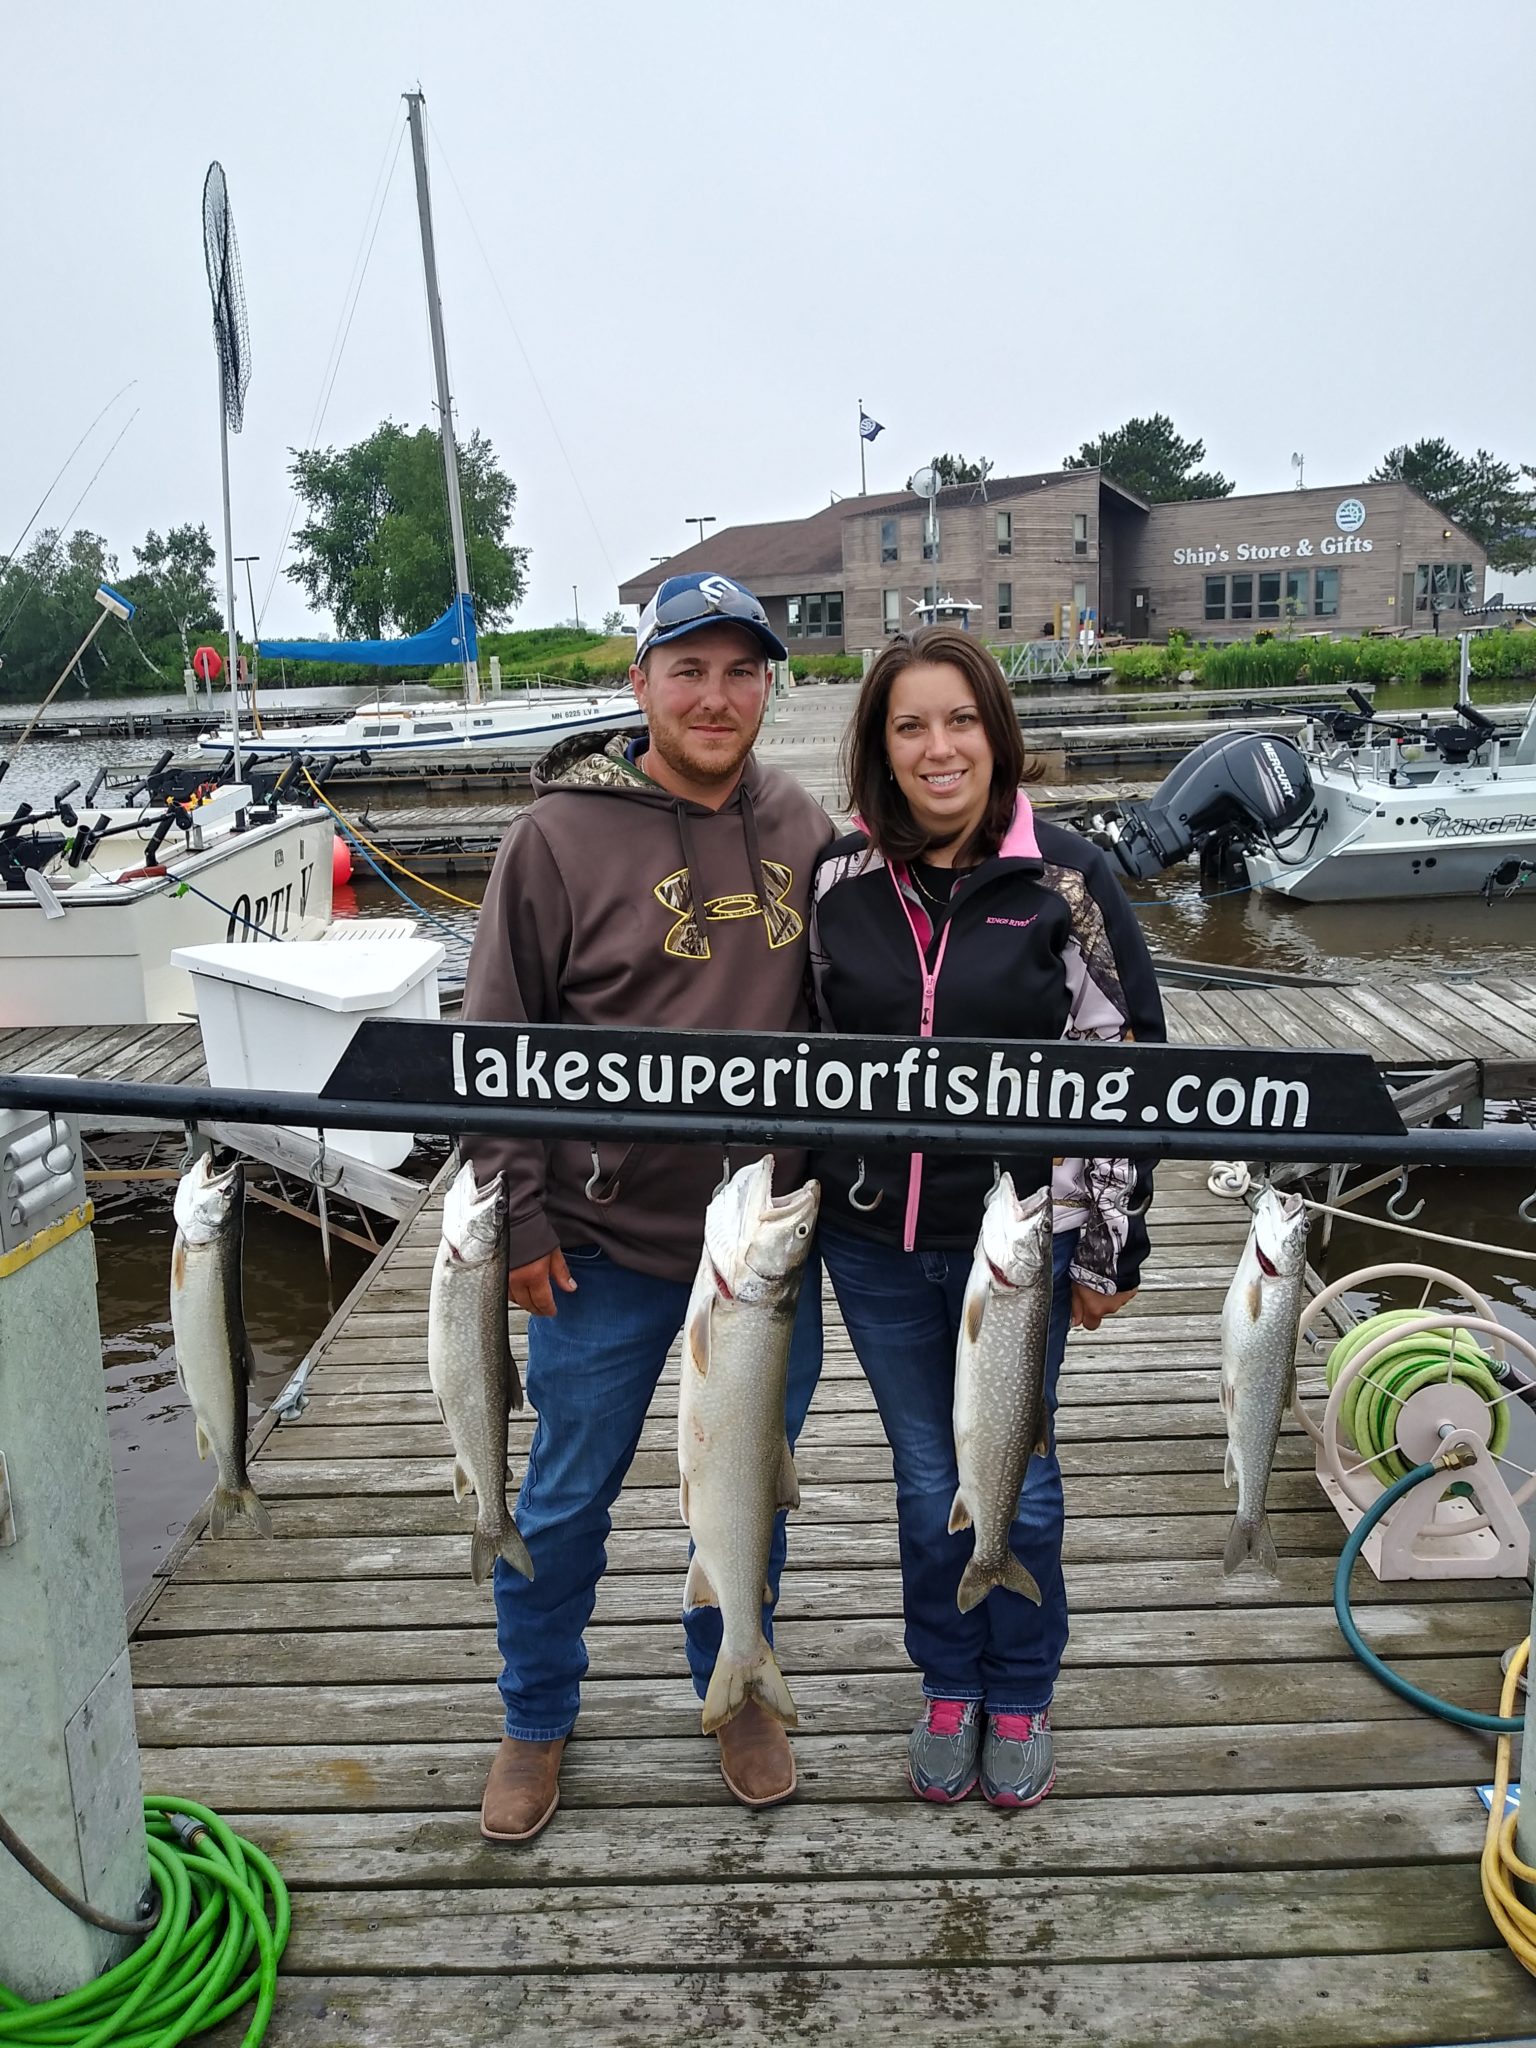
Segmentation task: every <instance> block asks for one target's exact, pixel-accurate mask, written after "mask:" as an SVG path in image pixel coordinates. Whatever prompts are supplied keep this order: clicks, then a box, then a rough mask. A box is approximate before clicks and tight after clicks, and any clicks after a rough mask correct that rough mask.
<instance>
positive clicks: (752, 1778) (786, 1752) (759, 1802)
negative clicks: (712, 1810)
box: [716, 1700, 795, 1806]
mask: <svg viewBox="0 0 1536 2048" xmlns="http://www.w3.org/2000/svg"><path fill="white" fill-rule="evenodd" d="M716 1733H717V1737H718V1740H719V1743H720V1775H721V1777H722V1778H724V1780H725V1782H726V1785H727V1787H728V1788H729V1790H730V1792H731V1794H732V1796H733V1797H734V1798H736V1799H737V1800H739V1801H740V1802H741V1804H742V1805H743V1806H777V1805H778V1804H779V1802H780V1801H781V1800H784V1799H788V1798H789V1796H790V1794H791V1793H792V1792H793V1791H794V1789H795V1758H794V1753H793V1751H792V1750H791V1749H790V1746H789V1737H788V1735H787V1734H786V1733H785V1731H784V1729H783V1727H782V1726H781V1725H780V1723H779V1722H777V1721H776V1720H775V1719H774V1718H773V1716H772V1714H770V1713H767V1712H765V1711H764V1709H763V1708H762V1707H760V1706H759V1705H758V1703H757V1701H756V1700H748V1701H747V1704H746V1705H745V1706H744V1707H743V1708H742V1710H741V1712H740V1713H739V1714H738V1715H737V1716H736V1718H735V1720H734V1721H727V1722H726V1724H725V1726H724V1727H723V1728H721V1729H718V1730H717V1731H716Z"/></svg>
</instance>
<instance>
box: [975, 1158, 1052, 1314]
mask: <svg viewBox="0 0 1536 2048" xmlns="http://www.w3.org/2000/svg"><path fill="white" fill-rule="evenodd" d="M976 1248H977V1250H978V1251H979V1252H980V1254H981V1256H982V1257H983V1258H984V1259H985V1260H986V1262H987V1267H988V1270H989V1272H990V1273H991V1276H992V1285H993V1286H994V1287H999V1288H1004V1289H1015V1288H1020V1287H1030V1286H1033V1285H1035V1284H1036V1283H1037V1282H1039V1281H1042V1280H1047V1279H1049V1277H1050V1271H1051V1191H1050V1189H1049V1188H1037V1189H1036V1190H1035V1192H1034V1193H1033V1194H1032V1195H1026V1196H1025V1197H1024V1198H1023V1199H1022V1200H1020V1198H1019V1191H1018V1189H1017V1188H1016V1187H1015V1186H1014V1184H1013V1175H1012V1174H1011V1173H1004V1174H1000V1175H999V1176H998V1181H997V1186H996V1187H995V1188H993V1190H992V1192H991V1194H990V1195H989V1196H988V1197H987V1206H986V1208H985V1209H983V1211H982V1212H981V1235H980V1237H979V1238H978V1240H977V1246H976Z"/></svg>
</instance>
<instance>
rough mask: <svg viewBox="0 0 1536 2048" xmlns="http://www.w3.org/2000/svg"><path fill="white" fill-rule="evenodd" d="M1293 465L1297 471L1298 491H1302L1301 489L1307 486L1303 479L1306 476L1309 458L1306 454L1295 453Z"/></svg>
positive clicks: (1292, 460) (1292, 458) (1292, 459)
mask: <svg viewBox="0 0 1536 2048" xmlns="http://www.w3.org/2000/svg"><path fill="white" fill-rule="evenodd" d="M1291 467H1292V469H1294V470H1295V472H1296V488H1297V490H1298V491H1300V490H1304V489H1305V488H1306V486H1305V483H1304V481H1303V479H1304V478H1305V476H1306V473H1307V458H1306V457H1305V455H1296V454H1293V455H1292V456H1291Z"/></svg>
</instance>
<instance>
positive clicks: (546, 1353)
mask: <svg viewBox="0 0 1536 2048" xmlns="http://www.w3.org/2000/svg"><path fill="white" fill-rule="evenodd" d="M565 1257H566V1262H567V1264H568V1265H569V1266H570V1269H571V1277H572V1279H573V1280H575V1282H576V1288H577V1291H576V1292H575V1293H574V1294H561V1293H560V1292H559V1291H558V1290H557V1291H556V1294H555V1302H556V1313H555V1314H554V1316H553V1317H549V1316H530V1317H529V1318H528V1398H529V1400H530V1402H531V1403H532V1405H533V1407H534V1408H535V1409H536V1410H537V1412H538V1423H537V1425H536V1427H535V1429H534V1433H533V1446H532V1449H531V1450H530V1451H529V1453H528V1470H527V1472H526V1473H525V1474H524V1477H523V1486H522V1491H521V1493H520V1494H519V1495H518V1499H517V1510H516V1517H517V1526H518V1528H519V1529H520V1530H521V1532H522V1537H523V1541H524V1542H525V1543H526V1544H527V1546H528V1548H529V1550H530V1552H531V1553H532V1555H533V1565H534V1572H535V1577H534V1578H532V1579H525V1578H523V1577H522V1576H521V1574H520V1573H518V1572H515V1571H513V1570H512V1569H511V1567H510V1566H508V1565H506V1564H504V1563H503V1562H502V1561H501V1559H500V1558H498V1559H497V1560H496V1574H495V1587H496V1638H497V1642H498V1644H499V1645H500V1649H501V1655H502V1662H503V1667H504V1668H503V1670H502V1675H501V1697H502V1700H503V1702H504V1703H505V1706H506V1729H507V1733H508V1734H509V1735H514V1736H517V1737H519V1738H520V1739H521V1740H523V1741H525V1742H544V1741H548V1740H549V1739H550V1738H552V1737H555V1736H561V1735H569V1734H570V1732H571V1729H572V1728H573V1727H574V1726H575V1722H576V1714H577V1709H578V1707H579V1706H580V1702H581V1681H582V1677H583V1675H584V1674H585V1672H586V1668H587V1652H586V1646H585V1644H584V1643H583V1641H582V1632H583V1631H584V1629H585V1628H586V1625H587V1623H588V1621H589V1620H590V1619H591V1615H592V1608H593V1604H594V1602H595V1600H596V1598H597V1582H598V1580H599V1578H601V1576H602V1573H603V1567H604V1566H605V1564H606V1563H607V1561H608V1554H607V1551H606V1549H605V1548H604V1545H605V1542H606V1539H607V1536H608V1531H609V1529H610V1528H611V1527H612V1523H611V1521H610V1518H609V1513H608V1510H609V1509H610V1508H611V1507H612V1505H613V1503H614V1500H615V1499H616V1497H617V1495H618V1491H619V1488H620V1487H621V1486H622V1485H623V1483H624V1475H625V1473H626V1472H627V1471H628V1470H629V1464H630V1460H631V1459H632V1458H633V1457H634V1454H635V1446H636V1445H637V1444H638V1442H639V1441H640V1428H641V1424H642V1423H643V1422H644V1420H645V1412H646V1409H647V1408H648V1407H649V1405H650V1401H651V1396H652V1394H653V1393H654V1392H655V1391H656V1382H657V1380H658V1379H659V1378H660V1377H661V1369H662V1366H663V1365H664V1364H665V1362H666V1356H667V1353H668V1351H669V1350H670V1349H671V1347H672V1343H673V1340H674V1339H675V1338H676V1336H677V1333H678V1331H679V1330H680V1329H681V1328H682V1326H683V1318H684V1316H685V1315H686V1313H687V1309H688V1297H689V1295H690V1294H691V1293H692V1291H693V1290H692V1287H691V1285H686V1284H684V1283H683V1282H682V1281H678V1280H657V1279H655V1278H653V1277H652V1275H650V1274H648V1273H636V1272H633V1271H632V1270H631V1269H630V1268H629V1267H627V1266H620V1265H617V1264H615V1262H614V1261H613V1260H612V1259H610V1258H608V1257H607V1255H606V1254H605V1253H603V1252H600V1251H599V1250H598V1249H597V1247H596V1246H595V1245H577V1246H575V1247H570V1246H567V1247H566V1249H565ZM820 1372H821V1269H820V1266H819V1264H818V1262H817V1260H816V1259H815V1257H814V1255H813V1256H812V1259H811V1261H810V1263H809V1265H808V1266H807V1268H806V1274H805V1281H804V1285H803V1286H802V1288H801V1291H800V1308H799V1313H798V1315H797V1316H796V1319H795V1328H794V1335H793V1337H792V1339H791V1342H790V1351H789V1390H788V1395H787V1397H786V1402H785V1407H786V1414H785V1428H786V1431H787V1434H788V1437H789V1441H790V1443H791V1444H793V1443H794V1441H795V1439H796V1437H798V1435H799V1434H800V1427H801V1424H802V1423H803V1422H804V1421H805V1411H806V1409H807V1408H809V1406H810V1405H811V1395H812V1394H813V1393H814V1392H815V1390H816V1381H817V1378H818V1377H819V1375H820ZM667 1450H668V1453H669V1456H668V1459H667V1484H668V1486H670V1487H673V1488H675V1487H676V1486H677V1483H678V1478H677V1457H676V1434H675V1432H671V1433H669V1435H668V1439H667ZM784 1552H785V1534H784V1517H783V1515H780V1516H779V1518H778V1521H777V1522H776V1524H775V1526H774V1532H773V1548H772V1551H771V1552H770V1555H769V1560H768V1585H769V1588H770V1590H771V1592H772V1594H773V1597H774V1599H775V1600H776V1599H777V1598H778V1591H779V1574H780V1572H781V1571H782V1570H783V1568H784ZM682 1559H683V1545H682V1542H681V1540H680V1541H679V1544H678V1589H679V1592H681V1589H682V1577H683V1573H682ZM763 1630H764V1633H765V1634H766V1635H767V1637H768V1639H769V1641H770V1642H771V1641H772V1640H773V1627H772V1606H771V1604H770V1605H769V1606H768V1607H765V1609H764V1614H763ZM683 1632H684V1635H685V1637H686V1639H687V1650H688V1667H689V1669H690V1670H691V1672H692V1673H693V1683H694V1689H695V1691H696V1692H697V1693H698V1695H699V1698H700V1699H702V1698H703V1697H704V1694H705V1692H706V1691H707V1689H708V1686H709V1678H710V1673H711V1672H712V1671H713V1670H714V1668H715V1657H716V1655H717V1653H718V1651H719V1648H720V1610H719V1609H718V1608H717V1607H696V1608H693V1609H691V1610H690V1611H689V1612H688V1613H686V1614H685V1615H684V1616H683Z"/></svg>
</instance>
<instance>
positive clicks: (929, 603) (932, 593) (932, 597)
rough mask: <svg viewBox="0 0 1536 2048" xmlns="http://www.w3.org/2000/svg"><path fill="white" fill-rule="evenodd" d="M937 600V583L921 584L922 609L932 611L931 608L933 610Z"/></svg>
mask: <svg viewBox="0 0 1536 2048" xmlns="http://www.w3.org/2000/svg"><path fill="white" fill-rule="evenodd" d="M938 601H939V586H938V585H937V583H925V584H924V585H923V608H924V610H925V611H930V612H931V611H932V610H933V609H934V608H935V606H936V605H937V604H938Z"/></svg>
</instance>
